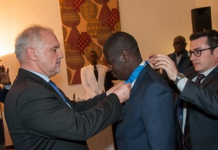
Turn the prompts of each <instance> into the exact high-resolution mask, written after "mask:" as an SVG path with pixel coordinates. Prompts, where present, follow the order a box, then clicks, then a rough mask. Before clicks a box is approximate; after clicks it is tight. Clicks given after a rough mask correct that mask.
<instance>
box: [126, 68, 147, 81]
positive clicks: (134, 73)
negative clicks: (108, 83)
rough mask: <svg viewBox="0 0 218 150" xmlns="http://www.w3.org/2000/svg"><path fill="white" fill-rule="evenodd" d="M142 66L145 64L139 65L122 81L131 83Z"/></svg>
mask: <svg viewBox="0 0 218 150" xmlns="http://www.w3.org/2000/svg"><path fill="white" fill-rule="evenodd" d="M144 66H145V64H144V65H139V66H138V67H137V68H136V69H135V70H134V71H133V73H132V74H131V75H130V77H129V78H128V79H127V80H126V81H125V82H124V83H131V84H132V83H133V82H134V81H135V80H136V79H137V77H138V75H139V74H140V72H141V71H142V69H143V68H144Z"/></svg>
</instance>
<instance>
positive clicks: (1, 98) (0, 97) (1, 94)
mask: <svg viewBox="0 0 218 150" xmlns="http://www.w3.org/2000/svg"><path fill="white" fill-rule="evenodd" d="M8 91H9V90H7V89H5V88H3V89H2V88H0V102H2V103H4V102H5V97H6V95H7V93H8Z"/></svg>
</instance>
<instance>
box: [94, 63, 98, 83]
mask: <svg viewBox="0 0 218 150" xmlns="http://www.w3.org/2000/svg"><path fill="white" fill-rule="evenodd" d="M94 74H95V78H96V81H98V70H97V67H96V66H94Z"/></svg>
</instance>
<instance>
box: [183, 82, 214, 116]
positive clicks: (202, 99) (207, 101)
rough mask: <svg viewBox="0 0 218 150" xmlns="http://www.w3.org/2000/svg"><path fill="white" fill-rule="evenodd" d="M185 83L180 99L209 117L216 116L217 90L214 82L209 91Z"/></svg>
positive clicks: (193, 84)
mask: <svg viewBox="0 0 218 150" xmlns="http://www.w3.org/2000/svg"><path fill="white" fill-rule="evenodd" d="M212 82H214V81H212ZM208 89H209V88H205V87H203V86H201V85H197V84H195V83H194V82H191V81H189V80H188V81H187V83H186V85H185V87H184V89H183V91H182V92H181V94H180V98H181V99H183V100H185V101H187V102H189V103H191V104H193V105H195V106H197V107H199V108H200V109H202V110H203V111H205V112H207V113H208V114H210V115H213V116H218V89H217V84H216V83H215V82H214V83H213V85H211V87H210V89H211V90H208Z"/></svg>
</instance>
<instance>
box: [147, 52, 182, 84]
mask: <svg viewBox="0 0 218 150" xmlns="http://www.w3.org/2000/svg"><path fill="white" fill-rule="evenodd" d="M150 62H151V63H152V65H153V66H154V68H155V69H160V68H162V69H164V70H165V71H166V73H167V75H168V77H169V79H170V80H172V81H175V80H176V76H177V74H178V70H177V68H176V65H175V63H174V61H173V60H171V59H170V58H169V57H168V56H165V55H156V57H152V58H151V59H150Z"/></svg>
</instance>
